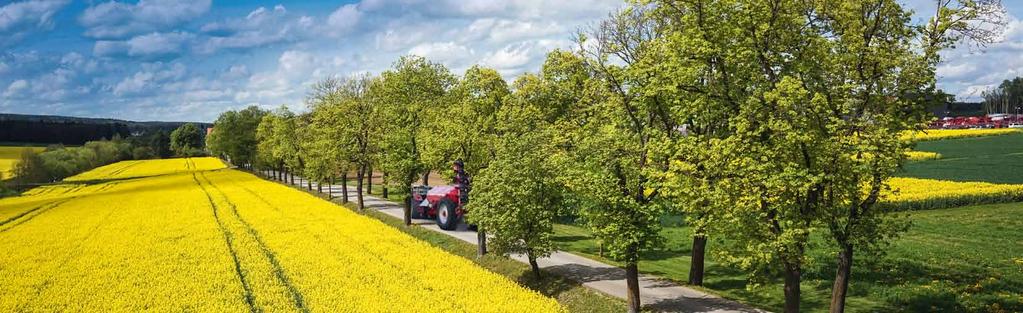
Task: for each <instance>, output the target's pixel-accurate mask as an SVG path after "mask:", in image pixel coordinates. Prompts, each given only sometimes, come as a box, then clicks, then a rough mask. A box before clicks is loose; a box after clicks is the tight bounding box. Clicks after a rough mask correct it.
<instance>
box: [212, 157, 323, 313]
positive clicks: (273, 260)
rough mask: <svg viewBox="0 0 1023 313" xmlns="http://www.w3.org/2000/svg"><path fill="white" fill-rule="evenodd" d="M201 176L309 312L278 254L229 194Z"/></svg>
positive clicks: (294, 297)
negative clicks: (243, 214)
mask: <svg viewBox="0 0 1023 313" xmlns="http://www.w3.org/2000/svg"><path fill="white" fill-rule="evenodd" d="M199 175H200V176H202V178H203V179H204V180H206V184H208V185H210V186H211V187H213V189H214V190H216V191H217V193H219V194H220V196H221V197H223V198H224V202H226V203H227V205H228V207H230V208H231V212H232V213H234V217H235V218H236V219H237V220H238V222H240V223H241V224H242V226H244V228H245V231H246V232H247V233H248V234H249V236H252V239H254V240H255V241H256V243H257V245H258V246H259V249H260V250H261V251H262V252H263V256H264V257H266V260H267V261H268V262H269V263H270V265H271V266H272V267H273V272H274V276H276V277H277V279H278V280H279V281H280V282H281V283H282V284H283V285H284V287H285V288H286V289H287V290H288V293H289V294H290V296H291V299H292V301H295V307H296V308H297V309H299V310H301V311H302V312H309V309H308V308H307V307H306V306H305V300H304V297H303V295H302V292H301V291H299V290H298V288H297V287H295V284H294V283H292V282H291V278H289V277H288V274H287V273H286V272H285V271H284V267H282V266H281V264H280V261H278V259H277V254H276V253H275V252H274V251H273V250H272V249H270V247H269V246H267V245H266V242H264V241H263V237H262V236H260V234H259V232H258V231H256V229H255V228H253V227H252V224H249V222H248V221H246V220H245V219H244V218H242V216H241V215H240V214H238V207H237V206H236V205H235V204H234V203H232V202H231V201H230V199H228V197H227V194H226V193H224V191H222V190H220V187H217V185H215V184H213V182H212V181H210V179H209V177H206V173H202V172H199Z"/></svg>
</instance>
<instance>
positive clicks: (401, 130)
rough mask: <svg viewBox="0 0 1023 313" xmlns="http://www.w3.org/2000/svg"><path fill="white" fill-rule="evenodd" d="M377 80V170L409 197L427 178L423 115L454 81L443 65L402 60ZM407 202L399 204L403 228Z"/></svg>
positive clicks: (373, 89)
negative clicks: (415, 185) (379, 119)
mask: <svg viewBox="0 0 1023 313" xmlns="http://www.w3.org/2000/svg"><path fill="white" fill-rule="evenodd" d="M380 79H381V81H380V83H378V84H373V85H372V87H371V88H370V92H371V93H373V94H374V99H375V101H378V103H379V105H380V106H381V110H382V115H383V118H384V119H385V121H386V123H384V125H385V127H386V128H385V129H384V130H383V138H382V140H381V148H382V149H383V154H382V156H383V158H382V159H381V164H380V167H381V168H382V169H383V170H384V172H386V173H389V174H392V175H393V181H391V182H389V183H391V184H394V185H393V186H394V187H395V188H396V189H397V190H398V191H399V192H401V193H402V194H405V195H410V194H411V186H412V183H414V182H415V181H416V180H417V179H419V178H420V177H424V178H425V177H426V175H427V174H429V167H428V166H427V164H425V163H424V161H423V159H422V151H423V150H424V149H427V147H426V146H425V143H424V142H423V140H422V136H423V132H424V131H425V129H424V125H425V123H424V120H423V119H424V117H425V116H426V114H427V113H426V112H425V111H428V110H434V109H436V108H439V107H441V106H442V105H443V100H444V99H445V98H446V95H447V92H448V89H449V88H450V87H451V85H452V83H453V80H454V78H453V77H452V76H451V74H450V73H449V72H448V70H447V69H446V68H445V67H444V66H443V65H440V64H437V63H432V62H429V61H427V60H426V59H424V58H422V57H415V56H404V57H402V58H400V59H398V61H397V62H396V63H395V64H394V66H393V68H392V69H391V70H388V71H385V72H384V73H382V74H381V75H380ZM409 201H410V200H409V199H405V201H403V202H404V210H405V224H406V225H410V224H411V223H412V222H411V214H412V213H411V212H412V211H411V206H410V204H409Z"/></svg>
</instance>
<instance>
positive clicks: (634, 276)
mask: <svg viewBox="0 0 1023 313" xmlns="http://www.w3.org/2000/svg"><path fill="white" fill-rule="evenodd" d="M625 284H626V285H627V286H628V291H627V293H628V297H627V301H626V303H627V307H628V309H629V311H628V312H629V313H639V309H640V306H641V305H642V304H641V303H640V301H639V266H638V265H637V264H636V262H630V263H628V264H626V265H625Z"/></svg>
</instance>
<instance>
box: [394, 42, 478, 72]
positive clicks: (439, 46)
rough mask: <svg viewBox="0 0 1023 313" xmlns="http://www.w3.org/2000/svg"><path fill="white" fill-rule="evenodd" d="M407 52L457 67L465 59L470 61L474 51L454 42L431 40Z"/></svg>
mask: <svg viewBox="0 0 1023 313" xmlns="http://www.w3.org/2000/svg"><path fill="white" fill-rule="evenodd" d="M408 54H412V55H418V56H421V57H424V58H427V59H430V60H432V61H437V62H441V63H444V64H447V65H448V66H452V67H457V66H460V65H463V63H464V62H466V61H471V60H472V57H473V55H475V54H476V53H475V51H473V50H472V49H470V48H468V47H466V46H463V45H459V44H456V43H454V42H431V43H424V44H420V45H417V46H415V47H412V49H409V51H408Z"/></svg>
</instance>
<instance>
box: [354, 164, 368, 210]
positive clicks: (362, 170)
mask: <svg viewBox="0 0 1023 313" xmlns="http://www.w3.org/2000/svg"><path fill="white" fill-rule="evenodd" d="M365 176H366V167H365V166H359V169H358V170H357V171H356V172H355V201H356V202H355V206H356V207H357V208H359V211H362V210H363V209H364V207H363V202H362V179H363V178H364V177H365Z"/></svg>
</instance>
